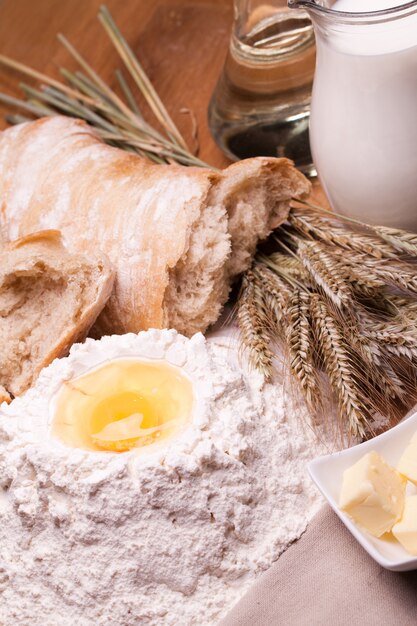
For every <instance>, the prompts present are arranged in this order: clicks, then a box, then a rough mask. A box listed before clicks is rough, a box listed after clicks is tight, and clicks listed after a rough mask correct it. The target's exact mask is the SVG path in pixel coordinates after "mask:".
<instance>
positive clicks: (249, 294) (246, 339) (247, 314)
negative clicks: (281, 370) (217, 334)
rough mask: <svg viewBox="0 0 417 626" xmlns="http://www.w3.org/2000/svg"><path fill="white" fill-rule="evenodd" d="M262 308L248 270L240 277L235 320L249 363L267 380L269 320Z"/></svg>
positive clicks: (271, 357) (270, 363) (268, 366)
mask: <svg viewBox="0 0 417 626" xmlns="http://www.w3.org/2000/svg"><path fill="white" fill-rule="evenodd" d="M263 310H264V309H263V301H262V299H261V300H260V299H259V291H258V292H257V290H256V285H255V281H254V277H253V274H252V273H251V272H248V273H247V274H246V275H245V276H244V277H243V279H242V287H241V294H240V301H239V307H238V309H237V322H238V324H239V328H240V332H241V337H242V345H243V346H244V347H245V348H247V350H248V352H249V361H250V363H251V364H252V366H253V367H254V368H256V369H257V370H259V371H260V372H261V373H262V374H263V375H264V377H265V378H266V379H267V380H269V379H270V378H271V376H272V361H273V354H272V352H271V350H270V348H269V344H270V341H271V335H270V333H269V332H268V327H269V320H268V318H267V317H265V316H264V315H263Z"/></svg>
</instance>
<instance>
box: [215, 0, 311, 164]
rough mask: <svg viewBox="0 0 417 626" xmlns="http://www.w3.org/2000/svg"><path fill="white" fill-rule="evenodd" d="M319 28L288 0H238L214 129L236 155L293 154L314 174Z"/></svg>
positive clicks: (220, 141)
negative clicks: (311, 124)
mask: <svg viewBox="0 0 417 626" xmlns="http://www.w3.org/2000/svg"><path fill="white" fill-rule="evenodd" d="M314 66H315V47H314V32H313V27H312V24H311V21H310V19H309V17H308V15H307V13H306V12H305V11H290V10H289V9H288V6H287V0H234V23H233V31H232V35H231V39H230V45H229V50H228V54H227V57H226V61H225V64H224V68H223V71H222V74H221V76H220V78H219V81H218V83H217V86H216V89H215V91H214V93H213V96H212V98H211V102H210V106H209V126H210V130H211V132H212V134H213V136H214V138H215V140H216V142H217V143H218V145H219V146H220V147H221V148H222V150H223V151H224V152H226V154H227V155H228V156H229V157H230V158H232V159H233V160H236V159H242V158H246V157H252V156H259V155H263V156H286V157H289V158H290V159H292V160H293V161H295V163H296V165H297V166H298V167H299V168H300V169H301V170H302V171H303V172H304V173H305V174H313V173H315V171H314V170H313V166H312V161H311V152H310V145H309V135H308V121H309V115H310V100H311V87H312V82H313V74H314Z"/></svg>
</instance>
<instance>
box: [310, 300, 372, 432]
mask: <svg viewBox="0 0 417 626" xmlns="http://www.w3.org/2000/svg"><path fill="white" fill-rule="evenodd" d="M311 315H312V320H313V327H314V331H315V337H316V341H317V344H318V346H319V349H320V352H321V355H322V361H323V365H324V367H325V370H326V372H327V375H328V377H329V380H330V383H331V385H332V388H333V391H334V392H335V394H336V397H337V399H338V405H339V412H340V415H341V417H342V420H346V422H347V423H348V424H349V430H350V432H351V433H352V434H353V436H357V437H360V438H364V437H366V436H367V435H368V434H369V429H370V425H371V423H372V415H371V414H370V412H369V411H368V409H367V408H366V406H367V404H366V400H365V398H364V396H363V392H362V390H361V388H360V386H359V385H358V383H357V381H356V379H357V376H358V371H357V365H356V362H355V360H354V359H353V358H352V353H351V347H350V346H349V344H348V343H347V341H346V338H345V336H344V334H343V331H342V329H341V327H340V325H339V323H338V322H337V321H336V320H335V318H334V317H333V316H332V315H331V313H330V311H329V309H328V307H327V305H326V303H325V302H324V301H323V300H322V298H321V297H320V296H318V295H317V294H316V295H314V296H313V297H312V298H311Z"/></svg>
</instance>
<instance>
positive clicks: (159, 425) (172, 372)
mask: <svg viewBox="0 0 417 626" xmlns="http://www.w3.org/2000/svg"><path fill="white" fill-rule="evenodd" d="M192 403H193V392H192V385H191V381H190V380H189V379H188V378H187V377H186V376H185V375H184V374H183V373H182V372H181V371H180V370H179V368H177V367H174V366H173V365H170V364H168V363H166V362H165V361H142V360H137V359H117V360H114V361H110V362H109V363H106V364H105V365H102V366H100V367H98V368H97V369H94V370H92V371H90V372H87V373H86V374H84V375H82V376H79V377H78V378H74V379H72V380H69V381H66V382H65V383H63V386H62V388H61V389H60V391H59V392H58V393H57V395H56V396H55V398H54V401H53V410H52V435H53V436H54V437H56V438H57V439H60V440H61V441H62V442H63V443H64V444H66V445H67V446H70V447H74V448H83V449H86V450H107V451H112V452H126V451H128V450H131V449H133V448H141V447H144V446H149V445H151V444H155V443H157V442H159V441H164V440H166V439H168V438H170V437H172V436H173V435H174V434H176V433H177V432H178V430H180V429H181V428H182V427H183V426H184V425H185V424H186V423H187V422H188V421H189V420H190V418H191V411H192Z"/></svg>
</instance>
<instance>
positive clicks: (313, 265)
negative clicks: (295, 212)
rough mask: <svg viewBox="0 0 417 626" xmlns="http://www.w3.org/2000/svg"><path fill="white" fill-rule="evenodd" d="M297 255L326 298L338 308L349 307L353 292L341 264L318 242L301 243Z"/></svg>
mask: <svg viewBox="0 0 417 626" xmlns="http://www.w3.org/2000/svg"><path fill="white" fill-rule="evenodd" d="M297 254H298V256H299V257H300V260H301V262H302V263H303V265H304V267H305V268H306V270H307V271H308V272H309V274H310V275H311V277H312V279H313V281H314V282H315V283H316V284H317V285H318V287H320V288H321V289H322V290H323V292H324V293H325V294H326V296H327V297H328V298H329V299H330V300H331V301H332V302H333V303H334V304H335V305H336V306H337V307H338V308H342V307H343V306H345V307H349V306H350V303H351V301H352V291H351V289H350V287H349V284H348V283H347V281H346V280H345V277H344V275H343V273H342V272H341V271H340V266H339V264H338V263H337V261H335V259H334V258H333V257H332V256H331V254H330V253H329V252H328V251H327V249H326V248H325V247H324V246H323V245H322V244H320V243H319V242H316V241H300V242H299V243H298V247H297Z"/></svg>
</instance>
